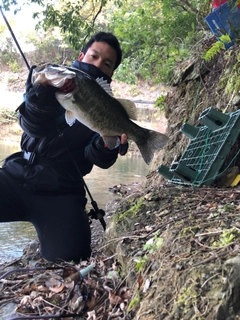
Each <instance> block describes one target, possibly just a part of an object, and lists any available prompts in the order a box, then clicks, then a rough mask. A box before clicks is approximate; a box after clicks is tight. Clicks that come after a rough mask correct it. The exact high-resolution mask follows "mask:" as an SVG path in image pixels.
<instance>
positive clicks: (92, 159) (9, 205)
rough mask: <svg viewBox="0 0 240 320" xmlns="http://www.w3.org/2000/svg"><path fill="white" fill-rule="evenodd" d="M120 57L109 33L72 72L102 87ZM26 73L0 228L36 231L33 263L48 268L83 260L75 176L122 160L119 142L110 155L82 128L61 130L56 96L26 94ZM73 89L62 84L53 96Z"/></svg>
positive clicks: (84, 235) (1, 192)
mask: <svg viewBox="0 0 240 320" xmlns="http://www.w3.org/2000/svg"><path fill="white" fill-rule="evenodd" d="M121 58H122V51H121V48H120V45H119V42H118V40H117V39H116V37H115V36H113V35H112V34H111V33H104V32H100V33H98V34H96V35H94V36H93V37H92V38H91V39H90V40H89V42H88V43H87V44H86V46H85V47H84V48H83V50H82V52H80V54H79V56H78V60H76V61H74V62H73V64H72V66H73V67H74V68H78V69H80V70H83V71H85V72H87V73H88V74H89V75H91V76H92V77H93V78H98V77H104V79H106V80H107V81H108V82H109V83H110V82H111V77H112V75H113V72H114V70H115V69H116V68H117V67H118V65H119V64H120V62H121ZM33 69H34V67H32V68H31V71H30V73H29V77H28V79H27V83H26V93H25V101H24V102H23V103H22V104H21V106H20V107H19V123H20V125H21V127H22V129H23V131H24V132H23V134H22V138H21V149H22V152H18V153H15V154H13V155H11V156H9V157H8V158H7V159H5V161H4V163H3V166H2V169H0V207H1V212H0V222H11V221H29V222H31V223H32V224H33V225H34V227H35V228H36V231H37V234H38V237H39V241H40V246H41V256H42V257H43V258H45V259H47V260H49V261H53V262H55V261H59V260H60V261H61V260H66V261H74V262H76V263H77V262H79V261H80V260H81V259H88V258H89V257H90V255H91V231H90V226H89V219H88V216H87V214H86V212H85V205H86V202H87V199H86V193H85V189H84V184H83V181H82V177H81V175H82V176H84V175H86V174H88V173H89V172H90V171H91V170H92V168H93V165H97V166H99V167H101V168H104V169H107V168H109V167H110V166H112V165H113V164H114V163H115V161H116V159H117V157H118V154H119V153H120V154H122V155H124V154H125V153H126V152H127V148H128V143H127V136H126V135H125V134H123V135H122V136H121V144H120V146H119V147H118V148H116V149H113V150H110V149H108V148H107V147H106V146H105V145H104V143H103V140H102V138H101V137H100V136H99V134H97V133H96V132H93V131H92V130H90V129H89V128H87V127H86V126H84V125H83V124H82V123H80V122H78V121H76V122H75V123H74V125H73V126H71V127H70V126H69V125H68V124H67V123H66V121H65V116H64V113H65V110H64V109H63V108H62V106H61V105H60V104H59V103H58V102H57V100H56V98H55V92H56V90H57V89H56V88H54V87H51V86H43V85H41V84H38V85H36V86H34V87H33V86H32V84H31V75H32V71H33ZM73 89H74V82H72V81H68V82H66V83H65V84H64V85H63V87H62V88H60V90H61V91H63V92H65V93H67V92H71V91H72V90H73Z"/></svg>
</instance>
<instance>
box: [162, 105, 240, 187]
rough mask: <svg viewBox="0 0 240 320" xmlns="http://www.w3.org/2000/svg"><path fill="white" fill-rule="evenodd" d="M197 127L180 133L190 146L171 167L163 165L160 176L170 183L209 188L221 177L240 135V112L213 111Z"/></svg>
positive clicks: (210, 110) (185, 125)
mask: <svg viewBox="0 0 240 320" xmlns="http://www.w3.org/2000/svg"><path fill="white" fill-rule="evenodd" d="M199 121H200V122H201V123H202V124H203V125H204V126H201V127H194V126H191V125H189V124H187V123H186V124H184V125H183V126H182V128H181V131H182V132H183V133H184V134H185V135H187V136H188V137H189V138H190V139H191V142H190V143H189V145H188V147H187V148H186V150H185V152H184V153H183V154H182V156H181V158H180V159H179V160H178V161H177V162H174V163H172V165H171V167H170V168H169V167H167V166H164V165H160V166H159V168H158V172H159V173H160V174H161V175H163V176H164V177H165V178H166V179H167V180H168V181H169V182H172V183H177V184H185V185H192V186H201V185H203V184H204V185H210V184H211V183H212V182H213V180H214V179H215V177H216V176H217V175H218V173H219V170H220V169H221V167H222V165H223V163H224V161H225V159H226V157H227V156H228V154H229V151H230V149H231V148H232V146H233V145H234V143H235V141H236V139H237V137H238V135H239V133H240V110H238V111H236V112H232V113H229V114H223V113H222V112H220V111H218V110H216V109H214V108H212V107H210V108H208V109H206V110H205V111H204V112H203V113H202V114H201V116H200V117H199Z"/></svg>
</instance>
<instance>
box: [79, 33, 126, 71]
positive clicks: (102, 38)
mask: <svg viewBox="0 0 240 320" xmlns="http://www.w3.org/2000/svg"><path fill="white" fill-rule="evenodd" d="M94 42H106V43H107V44H108V45H110V46H111V47H112V48H113V49H115V51H116V53H117V60H116V63H115V66H114V70H115V69H117V67H118V66H119V65H120V63H121V61H122V49H121V47H120V43H119V41H118V39H117V38H116V37H115V36H114V35H113V34H112V33H110V32H103V31H101V32H98V33H96V34H95V35H93V36H92V37H91V39H90V40H89V41H88V42H87V43H86V44H85V46H84V47H83V49H82V52H83V53H84V54H86V52H87V51H88V49H89V48H90V47H91V45H92V44H93V43H94Z"/></svg>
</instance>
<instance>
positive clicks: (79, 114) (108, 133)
mask: <svg viewBox="0 0 240 320" xmlns="http://www.w3.org/2000/svg"><path fill="white" fill-rule="evenodd" d="M67 79H73V80H74V82H75V89H74V90H73V91H72V92H70V93H67V94H65V93H62V92H61V91H57V92H56V93H55V95H56V99H57V100H58V101H59V103H60V104H61V105H62V107H63V108H65V109H66V114H65V117H66V121H67V123H68V124H69V125H73V124H74V122H75V120H78V121H80V122H81V123H83V124H84V125H86V126H87V127H89V128H90V129H91V130H93V131H96V132H98V133H99V134H100V135H101V136H102V137H103V140H104V142H105V144H106V145H107V147H108V148H109V149H113V148H116V147H117V146H118V145H119V144H120V139H119V136H121V135H122V134H123V133H125V134H126V135H127V137H128V139H130V140H132V141H134V142H135V143H136V144H137V146H138V148H139V150H140V152H141V154H142V157H143V159H144V161H145V162H146V163H147V164H149V163H150V162H151V160H152V159H153V156H154V152H155V150H157V149H160V148H162V147H163V146H164V145H165V144H166V143H167V141H168V137H167V136H166V135H164V134H162V133H160V132H157V131H154V130H149V129H146V128H143V127H141V126H139V125H137V124H136V123H135V122H133V121H132V120H131V119H134V120H135V119H136V118H135V117H136V106H135V104H134V103H133V102H132V101H129V100H125V99H116V98H115V97H113V96H112V93H111V88H110V86H109V84H108V83H107V82H106V81H104V80H103V79H102V78H101V79H96V80H95V79H93V78H92V77H91V76H89V75H88V74H87V73H85V72H83V71H81V70H78V69H74V68H70V67H65V66H59V65H54V64H45V65H43V66H39V67H37V68H35V69H34V72H33V76H32V84H33V85H36V84H38V83H42V84H48V85H52V86H54V87H57V88H60V87H61V86H63V84H64V83H65V81H66V80H67ZM130 118H131V119H130Z"/></svg>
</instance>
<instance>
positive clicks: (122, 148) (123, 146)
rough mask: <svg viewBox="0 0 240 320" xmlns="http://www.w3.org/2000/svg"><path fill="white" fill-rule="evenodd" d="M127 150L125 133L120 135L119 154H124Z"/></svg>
mask: <svg viewBox="0 0 240 320" xmlns="http://www.w3.org/2000/svg"><path fill="white" fill-rule="evenodd" d="M127 151H128V137H127V135H126V134H125V133H123V134H122V135H121V144H120V146H119V154H120V155H121V156H124V155H125V154H126V153H127Z"/></svg>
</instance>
